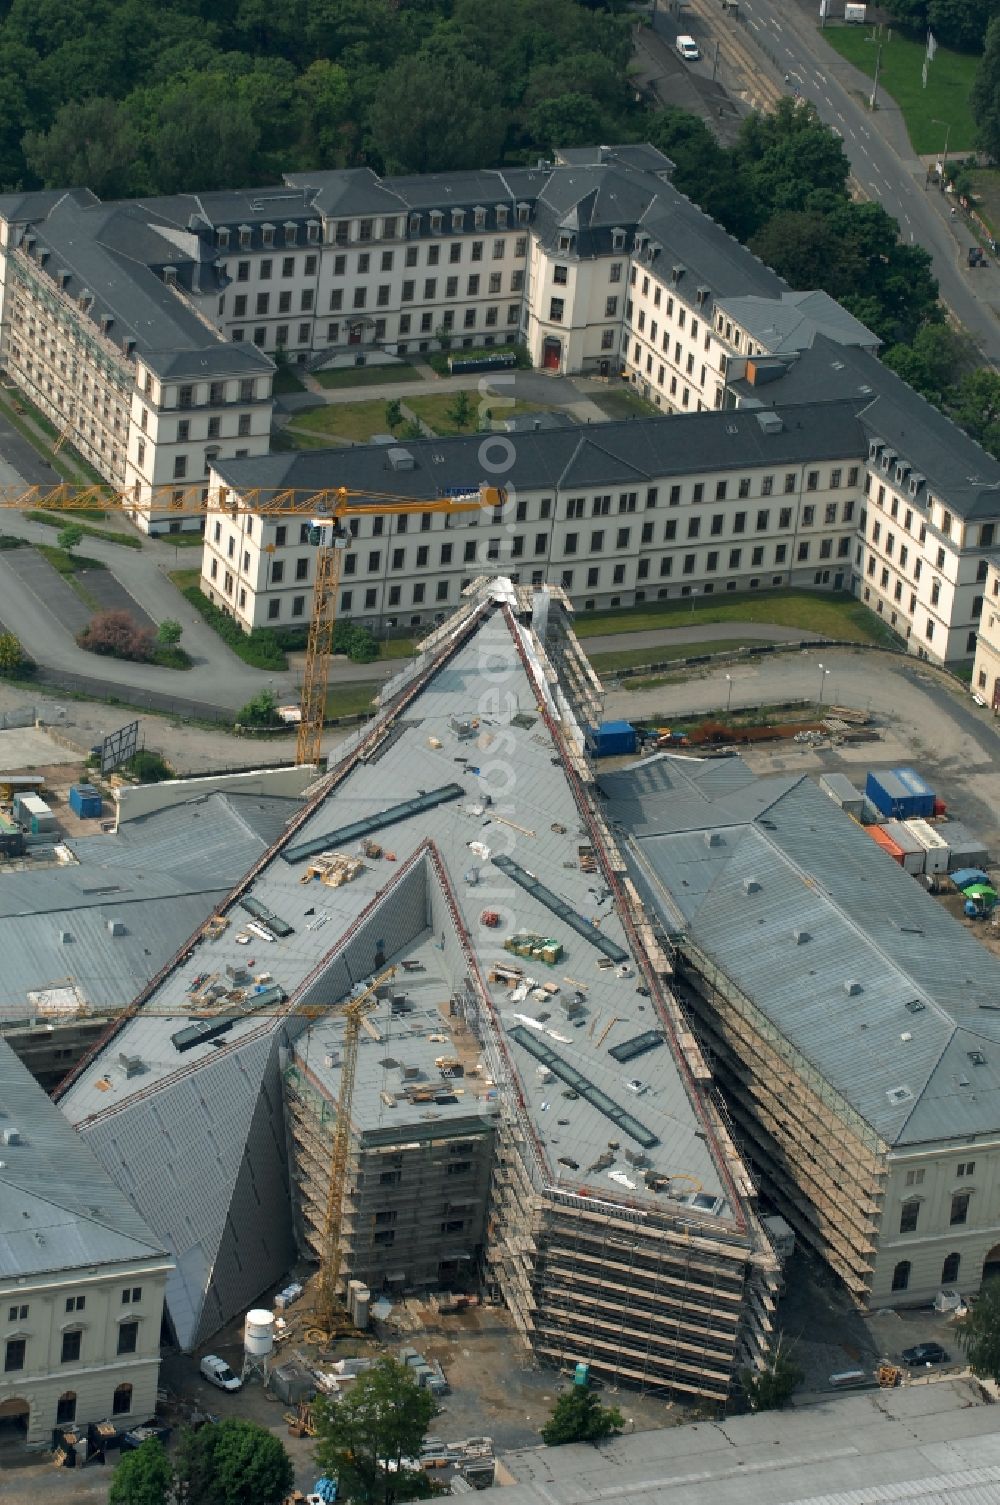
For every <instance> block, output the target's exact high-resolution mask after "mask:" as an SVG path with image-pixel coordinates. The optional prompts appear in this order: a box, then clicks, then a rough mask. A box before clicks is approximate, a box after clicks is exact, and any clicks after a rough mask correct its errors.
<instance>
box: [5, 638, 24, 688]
mask: <svg viewBox="0 0 1000 1505" xmlns="http://www.w3.org/2000/svg"><path fill="white" fill-rule="evenodd" d="M24 669H25V654H24V648H23V646H22V643H21V639H20V638H17V637H15V636H14V634H13V633H12V632H0V674H4V675H7V676H9V677H10V678H11V679H16V678H17V677H18V675H19V674H23V673H24Z"/></svg>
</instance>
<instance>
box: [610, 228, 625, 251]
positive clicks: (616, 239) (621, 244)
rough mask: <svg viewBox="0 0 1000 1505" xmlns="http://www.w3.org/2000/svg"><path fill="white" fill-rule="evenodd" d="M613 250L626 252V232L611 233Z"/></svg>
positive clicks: (616, 231) (615, 231)
mask: <svg viewBox="0 0 1000 1505" xmlns="http://www.w3.org/2000/svg"><path fill="white" fill-rule="evenodd" d="M611 249H612V250H613V251H624V249H625V231H624V230H621V229H618V230H612V232H611Z"/></svg>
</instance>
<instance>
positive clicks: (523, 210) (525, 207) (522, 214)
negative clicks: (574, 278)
mask: <svg viewBox="0 0 1000 1505" xmlns="http://www.w3.org/2000/svg"><path fill="white" fill-rule="evenodd" d="M530 213H531V205H530V204H518V206H517V222H518V224H519V225H526V224H527V223H528V216H529V214H530Z"/></svg>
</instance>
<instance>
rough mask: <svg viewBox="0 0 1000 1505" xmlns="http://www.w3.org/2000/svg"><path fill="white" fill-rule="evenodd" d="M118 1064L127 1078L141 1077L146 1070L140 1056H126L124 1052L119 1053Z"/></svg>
mask: <svg viewBox="0 0 1000 1505" xmlns="http://www.w3.org/2000/svg"><path fill="white" fill-rule="evenodd" d="M118 1064H119V1066H120V1067H121V1069H122V1071H124V1073H125V1075H126V1076H127V1077H133V1076H142V1073H143V1072H144V1071H145V1069H146V1064H145V1062H144V1061H143V1059H142V1056H130V1055H126V1053H125V1051H121V1052H119V1055H118Z"/></svg>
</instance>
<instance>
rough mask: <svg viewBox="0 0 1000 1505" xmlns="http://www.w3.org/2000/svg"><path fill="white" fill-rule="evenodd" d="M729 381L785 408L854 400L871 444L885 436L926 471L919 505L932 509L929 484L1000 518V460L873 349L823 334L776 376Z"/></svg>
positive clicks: (970, 510) (973, 515) (959, 509)
mask: <svg viewBox="0 0 1000 1505" xmlns="http://www.w3.org/2000/svg"><path fill="white" fill-rule="evenodd" d="M730 385H731V386H732V389H733V391H734V392H736V394H737V395H738V397H739V399H740V401H741V403H746V404H748V405H761V404H763V405H764V406H777V407H778V408H779V411H783V410H784V409H785V408H786V407H787V405H788V404H789V403H796V402H801V403H802V404H803V405H804V406H811V405H812V403H814V402H815V401H816V400H817V399H823V398H826V399H827V400H841V399H845V398H850V399H853V401H854V407H855V412H856V414H857V417H858V421H859V422H860V424H861V426H862V428H863V430H864V433H865V440H866V448H867V441H868V439H881V440H882V441H883V442H884V443H885V444H887V445H888V446H889V447H890V448H892V449H895V450H896V451H897V452H898V453H899V455H900V456H901V457H903V458H904V459H905V460H906V461H907V462H908V463H909V464H910V465H912V467H913V470H914V471H916V472H919V473H920V474H921V475H923V476H925V477H926V479H927V488H926V489H922V490H921V492H920V494H919V496H918V497H917V498H915V499H914V502H913V506H914V509H915V510H918V511H919V510H923V509H925V508H926V505H927V490H929V491H931V492H932V493H933V494H934V495H936V496H939V497H940V498H941V499H942V500H943V501H945V502H946V503H947V505H948V507H949V508H950V509H951V511H953V512H954V513H956V514H957V515H958V516H959V517H963V518H968V519H980V518H982V519H986V518H1000V462H998V461H997V460H995V459H994V458H993V456H992V455H990V454H988V453H987V451H986V450H985V449H983V448H982V446H981V445H979V444H977V443H976V441H975V439H972V438H970V436H969V435H968V434H967V433H965V431H964V430H963V429H960V428H959V427H958V425H957V424H956V423H953V422H952V421H951V419H950V418H947V417H946V416H945V414H944V413H942V412H941V411H940V410H939V409H938V408H936V407H934V406H933V405H932V404H931V403H929V402H927V401H926V400H925V399H924V398H923V397H921V396H920V394H919V392H915V391H914V390H913V388H912V387H910V386H907V384H906V382H905V381H903V380H902V379H901V378H900V377H898V376H897V375H896V373H895V372H894V371H890V370H889V368H888V366H884V365H883V364H882V362H881V361H880V360H878V358H877V357H876V356H874V355H872V354H870V353H869V352H868V351H865V350H861V349H858V348H856V347H852V346H850V345H843V344H839V343H836V342H835V341H833V340H831V339H829V338H828V337H827V336H826V335H824V334H820V335H817V337H816V338H815V340H814V341H813V344H812V346H811V347H810V348H809V349H808V350H803V351H802V352H801V354H799V355H798V356H796V357H794V358H792V359H790V360H789V361H788V364H787V366H786V368H785V370H784V372H783V374H781V375H780V376H779V377H778V378H777V379H776V380H772V379H770V378H769V379H768V380H767V381H766V382H763V383H761V382H758V383H757V384H756V385H751V384H750V383H749V382H747V381H734V382H732V383H731V384H730Z"/></svg>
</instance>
